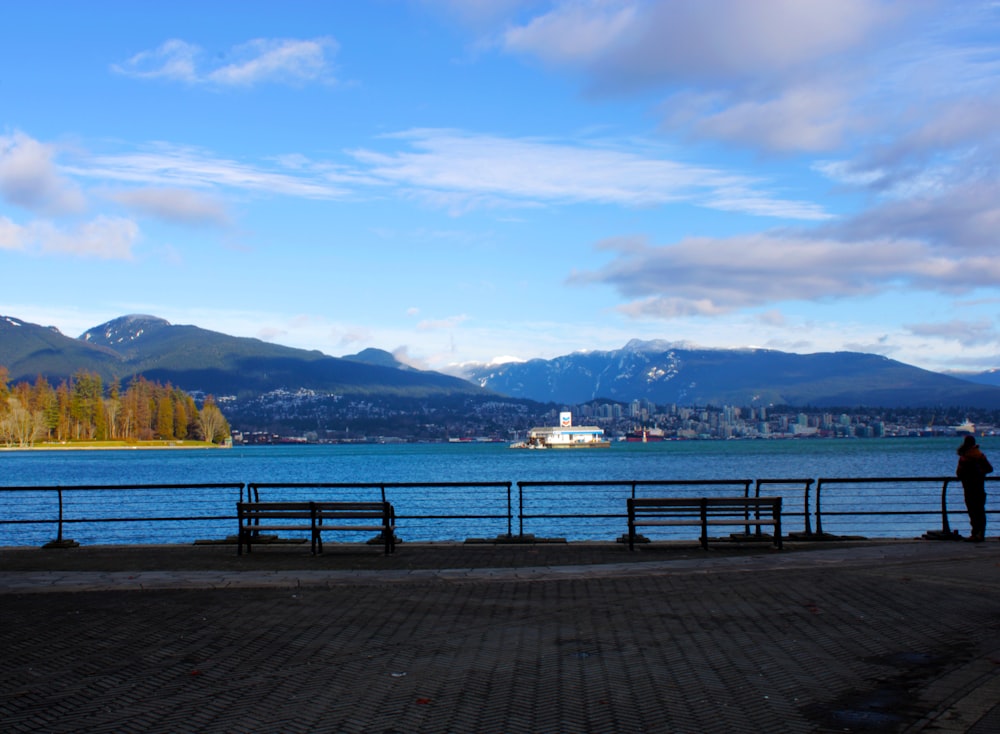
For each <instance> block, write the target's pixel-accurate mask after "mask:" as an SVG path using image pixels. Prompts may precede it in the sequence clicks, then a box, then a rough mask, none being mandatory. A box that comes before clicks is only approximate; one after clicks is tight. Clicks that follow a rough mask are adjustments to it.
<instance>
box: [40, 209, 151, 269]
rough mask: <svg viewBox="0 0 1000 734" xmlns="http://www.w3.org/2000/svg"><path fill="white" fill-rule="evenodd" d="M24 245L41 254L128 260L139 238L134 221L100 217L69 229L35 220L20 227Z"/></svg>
mask: <svg viewBox="0 0 1000 734" xmlns="http://www.w3.org/2000/svg"><path fill="white" fill-rule="evenodd" d="M23 231H24V238H23V239H24V248H23V249H26V250H29V251H35V252H40V253H41V254H45V255H73V256H76V257H84V258H99V259H103V260H130V259H132V256H133V253H132V248H133V247H134V246H135V244H136V242H137V241H138V239H139V227H138V226H137V225H136V224H135V222H133V221H131V220H129V219H122V218H120V217H105V216H100V217H97V218H96V219H93V220H91V221H89V222H83V223H81V224H77V225H75V226H73V227H72V228H70V229H60V228H58V227H56V226H54V225H53V224H51V223H50V222H45V221H36V222H32V223H31V224H29V225H27V226H26V227H24V230H23Z"/></svg>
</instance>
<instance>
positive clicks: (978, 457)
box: [955, 436, 993, 543]
mask: <svg viewBox="0 0 1000 734" xmlns="http://www.w3.org/2000/svg"><path fill="white" fill-rule="evenodd" d="M992 471H993V465H992V464H990V461H989V459H987V458H986V454H984V453H983V452H982V451H981V450H980V449H979V446H978V445H977V444H976V439H975V438H974V437H973V436H966V437H965V440H964V441H963V442H962V445H961V446H959V447H958V467H957V468H956V469H955V474H956V475H957V476H958V478H959V479H961V480H962V489H963V490H964V491H965V509H966V510H967V511H968V513H969V524H970V525H972V534H971V535H970V536H969V537H968V538H967V540H970V541H972V542H973V543H981V542H983V540H984V536H985V535H986V475H987V474H989V473H990V472H992Z"/></svg>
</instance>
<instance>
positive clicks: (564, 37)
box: [503, 2, 638, 64]
mask: <svg viewBox="0 0 1000 734" xmlns="http://www.w3.org/2000/svg"><path fill="white" fill-rule="evenodd" d="M637 15H638V8H637V6H636V5H635V4H632V3H608V2H573V3H561V4H559V5H558V7H556V8H555V9H554V10H552V11H551V12H550V13H547V14H546V15H541V16H538V17H536V18H533V19H532V20H531V21H530V22H529V23H528V24H527V25H525V26H521V27H513V28H510V29H509V30H507V31H506V33H504V36H503V42H504V46H505V47H506V48H507V49H508V50H510V51H516V52H520V53H531V54H533V55H536V56H538V57H539V58H541V59H543V60H546V61H550V62H557V63H571V64H575V63H590V62H591V61H592V60H593V59H594V58H596V57H598V56H601V55H603V54H604V53H606V52H607V51H608V50H609V49H611V48H613V47H614V46H615V44H616V43H617V42H618V40H619V38H621V37H622V36H624V35H625V34H626V33H628V32H629V31H630V30H633V26H634V24H635V21H636V16H637Z"/></svg>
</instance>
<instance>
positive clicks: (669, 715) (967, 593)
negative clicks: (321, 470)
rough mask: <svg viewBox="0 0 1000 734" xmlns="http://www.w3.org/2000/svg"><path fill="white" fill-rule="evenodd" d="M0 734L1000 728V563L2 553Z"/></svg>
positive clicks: (602, 552)
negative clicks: (15, 733)
mask: <svg viewBox="0 0 1000 734" xmlns="http://www.w3.org/2000/svg"><path fill="white" fill-rule="evenodd" d="M0 641H2V647H0V649H2V650H3V651H4V662H5V665H4V666H3V672H2V673H0V676H2V684H0V731H4V732H22V731H23V732H29V731H30V732H39V731H45V732H103V731H108V732H122V731H135V732H140V731H141V732H379V733H383V732H584V731H587V732H762V731H768V732H833V731H839V732H842V731H864V732H897V731H903V732H916V731H926V732H974V733H975V734H985V733H986V732H991V733H992V732H996V731H1000V707H998V702H1000V543H997V541H996V540H995V539H993V540H991V541H990V542H988V543H984V544H970V543H953V542H934V541H886V542H878V541H867V542H851V543H806V542H789V543H787V544H786V549H785V550H784V551H780V552H779V551H775V550H771V549H769V548H766V547H763V546H740V545H736V544H728V543H719V544H717V545H714V546H712V548H711V549H710V550H709V551H702V550H700V549H697V548H693V547H691V546H689V545H681V546H659V547H653V546H649V547H644V548H643V549H642V550H640V551H639V552H636V553H629V552H628V551H627V550H626V549H624V548H623V547H622V546H620V545H617V544H611V543H608V544H575V543H573V544H537V545H493V544H483V545H447V544H441V545H408V544H403V545H401V546H399V547H398V551H397V553H396V555H395V556H393V557H385V556H383V555H381V553H379V552H378V551H377V550H374V549H369V548H364V547H361V548H354V547H352V548H345V547H341V548H337V547H332V548H331V549H330V552H328V553H326V554H324V555H323V556H320V557H315V558H314V557H312V556H310V555H309V552H308V548H306V547H304V546H264V547H258V548H257V549H255V550H254V552H253V553H252V554H250V555H244V556H242V557H237V556H236V554H235V550H234V548H233V547H232V546H223V545H215V546H185V547H181V546H139V547H135V546H132V547H104V548H74V549H66V550H61V549H60V550H40V549H10V548H7V549H0Z"/></svg>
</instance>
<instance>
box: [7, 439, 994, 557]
mask: <svg viewBox="0 0 1000 734" xmlns="http://www.w3.org/2000/svg"><path fill="white" fill-rule="evenodd" d="M958 443H959V441H958V440H956V439H937V438H924V439H857V440H850V439H847V440H788V441H685V442H664V443H654V444H638V443H620V444H615V445H613V446H612V447H611V448H610V449H598V450H588V451H516V450H511V449H508V448H507V446H506V444H475V443H472V444H417V445H410V444H398V445H397V444H388V445H333V446H260V447H235V448H233V449H231V450H220V451H206V450H191V451H187V450H179V449H173V450H142V451H129V450H116V451H100V450H97V451H65V452H64V451H5V452H0V487H2V486H71V485H138V484H185V483H190V484H195V483H198V484H202V483H250V482H274V483H281V482H401V483H408V482H412V483H418V482H513V483H515V487H514V497H513V502H514V507H513V512H514V513H515V515H516V513H517V512H518V507H517V502H518V497H517V487H516V483H517V482H518V481H592V480H633V479H659V480H664V479H670V480H701V479H774V478H813V479H815V478H818V477H823V478H835V477H877V476H891V477H919V476H927V477H937V476H951V475H952V474H953V473H954V468H955V460H956V456H955V448H956V447H957V446H958ZM994 443H995V444H996V448H994ZM981 445H982V447H983V450H984V451H986V452H987V453H988V454H990V453H995V454H997V457H998V458H1000V439H990V438H986V439H982V441H981ZM956 486H957V485H956ZM628 491H629V490H628V489H627V488H612V489H609V488H602V489H587V490H580V489H572V490H565V489H547V490H545V489H529V490H526V494H525V497H524V508H523V512H524V514H525V515H526V516H528V517H529V518H530V519H526V520H525V526H524V528H523V530H524V532H526V533H533V534H535V535H538V536H545V537H552V536H558V537H566V538H568V539H571V540H579V539H590V538H594V539H597V538H601V539H608V538H613V537H616V536H617V535H619V534H621V532H622V530H623V528H622V522H621V521H620V519H619V517H618V516H620V515H622V514H623V513H624V498H625V497H626V496H628ZM270 492H271V493H272V494H270V495H267V496H264V497H262V499H279V498H281V499H284V498H286V497H287V496H288V493H287V491H286V492H282V491H280V490H270ZM375 492H376V493H377V490H376V491H375ZM682 492H683V490H678V491H675V492H674V493H682ZM657 493H658V494H663V492H662V491H661V492H657ZM700 493H701V494H704V493H705V492H704V491H701V492H700ZM767 493H771V494H774V493H777V492H767ZM780 493H781V494H782V495H783V496H784V497H785V513H786V525H785V527H786V529H787V530H800V529H803V528H802V525H803V522H804V520H805V505H804V499H803V498H802V497H801V495H803V489H802V488H801V487H800V488H792V487H789V488H786V489H782V490H781V491H780ZM65 494H66V495H67V497H66V498H65V507H64V511H65V517H66V518H67V519H72V518H76V519H80V518H86V519H94V518H114V517H178V516H190V517H196V516H197V517H202V516H204V517H214V516H219V517H231V516H232V515H233V513H234V503H235V501H236V499H237V498H238V496H237V494H236V493H235V491H234V490H225V491H221V490H220V491H214V492H205V491H201V492H193V491H187V492H184V491H180V492H178V491H163V492H149V491H145V492H142V493H120V492H118V493H113V494H111V493H65ZM123 494H124V495H125V496H123ZM315 494H316V491H315V490H312V491H310V492H308V495H309V496H314V495H315ZM910 494H913V495H914V496H909V495H910ZM960 494H961V493H960V491H959V490H951V491H950V493H949V507H951V505H952V504H953V502H952V495H954V502H955V503H957V504H956V512H955V514H954V516H953V517H952V518H951V520H952V523H953V524H954V527H956V528H958V529H959V530H960V531H961V532H965V531H966V530H967V526H966V524H965V521H964V515H963V512H962V509H963V508H962V505H961V496H960ZM991 494H993V495H995V494H996V493H995V492H991ZM916 495H920V496H919V497H917V496H916ZM324 496H326V497H328V498H331V499H336V498H339V497H333V496H332V495H331V494H327V495H324ZM353 496H355V497H356V496H357V491H355V492H354V494H353ZM372 498H375V495H373V497H372ZM389 499H390V500H391V501H392V502H393V504H394V505H395V507H396V510H397V514H399V515H400V523H399V524H400V531H399V534H400V536H401V537H403V539H404V540H455V539H464V538H466V537H470V536H471V537H493V536H495V535H499V534H502V533H505V532H506V531H507V522H508V521H507V519H506V514H507V496H506V490H497V489H492V488H483V489H466V490H462V491H456V490H454V489H450V490H444V489H441V490H427V489H423V490H420V491H419V492H417V491H414V490H412V489H410V490H405V489H404V490H393V493H392V496H390V497H389ZM814 502H815V500H814V499H812V500H811V503H814ZM873 503H883V504H886V503H887V504H886V506H887V507H889V509H890V510H892V511H895V510H898V509H904V510H906V509H908V508H910V507H911V506H912V507H913V508H914V511H915V512H917V513H920V512H923V511H925V510H926V511H934V510H935V509H937V508H939V507H940V483H938V484H936V485H929V486H926V487H920V488H912V487H911V488H907V489H905V490H902V491H901V490H900V489H899V488H896V489H895V490H892V491H887V490H885V489H884V488H883V487H878V486H874V487H869V488H857V487H852V488H851V489H850V491H847V490H843V491H839V493H838V492H834V491H833V490H831V491H830V493H829V494H824V497H823V509H824V511H830V512H831V513H835V512H837V511H844V512H851V511H853V510H857V509H859V508H860V509H865V510H870V509H871V508H872V506H873ZM914 503H915V504H914ZM994 504H995V502H994V501H991V503H990V509H991V510H992V509H995V508H994ZM53 505H54V493H47V494H39V495H37V496H36V495H35V493H32V495H30V496H25V495H24V494H14V493H10V492H0V521H3V520H10V519H24V518H38V519H51V518H53V517H55V513H56V511H57V510H54V509H53ZM812 509H813V508H812V507H811V508H810V511H812ZM466 514H476V515H484V514H485V515H490V516H491V517H489V518H487V519H486V520H469V519H462V518H437V519H433V520H429V519H417V518H415V517H414V516H418V515H419V516H426V515H466ZM562 514H584V515H588V516H589V517H587V518H583V519H581V518H560V517H552V516H554V515H562ZM539 516H545V517H539ZM605 516H610V517H605ZM796 516H797V517H796ZM407 517H411V518H412V519H409V520H407V519H406V518H407ZM823 522H824V527H823V530H824V531H826V532H834V533H838V534H841V533H842V534H864V535H868V536H890V537H896V536H899V537H906V536H909V535H914V534H920V533H921V532H923V531H924V530H926V529H933V528H936V527H940V519H936V520H935V519H934V518H933V517H919V516H918V517H915V518H914V517H910V518H902V517H886V518H881V519H879V518H877V517H876V518H874V519H873V518H871V517H866V518H856V517H851V516H844V517H836V516H834V515H831V516H830V518H829V519H827V518H826V517H824V520H823ZM234 524H235V521H232V520H225V521H222V520H219V521H203V522H200V523H192V522H191V521H187V522H177V523H156V524H153V523H148V524H145V525H142V526H139V527H132V528H124V527H122V526H121V524H116V523H92V522H87V523H80V524H76V525H73V524H70V525H68V526H67V530H66V531H65V535H66V536H68V537H73V538H74V539H76V540H78V541H80V542H88V543H92V542H112V543H113V542H136V541H138V540H145V542H153V541H154V540H156V541H162V542H187V541H189V540H193V539H195V538H219V537H225V536H226V535H228V534H231V533H232V532H233V531H234V529H235V528H234ZM151 528H155V530H152V531H151ZM519 529H521V528H519V527H518V525H517V518H516V516H515V518H514V526H513V528H512V530H513V531H514V532H515V533H516V532H518V531H519ZM150 532H153V534H154V536H155V537H154V538H150V537H149V535H148V533H150ZM0 533H2V536H0V544H2V545H20V544H36V543H39V542H45V540H47V539H51V538H52V537H54V535H55V534H54V531H53V525H52V524H51V523H47V524H34V525H16V526H14V525H2V524H0Z"/></svg>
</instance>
